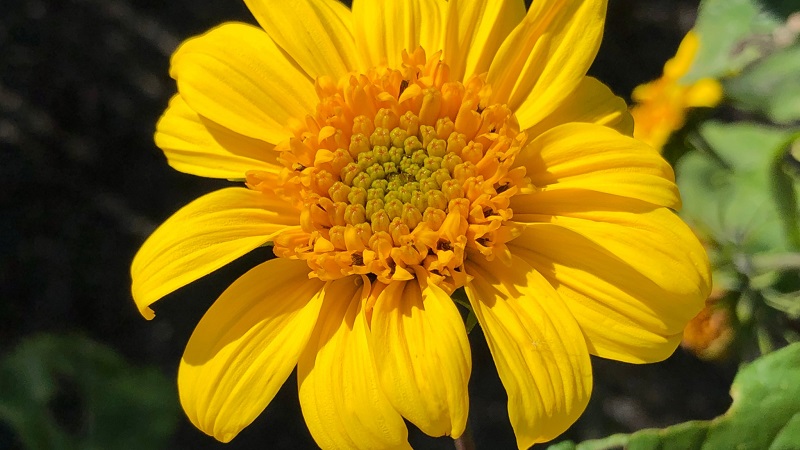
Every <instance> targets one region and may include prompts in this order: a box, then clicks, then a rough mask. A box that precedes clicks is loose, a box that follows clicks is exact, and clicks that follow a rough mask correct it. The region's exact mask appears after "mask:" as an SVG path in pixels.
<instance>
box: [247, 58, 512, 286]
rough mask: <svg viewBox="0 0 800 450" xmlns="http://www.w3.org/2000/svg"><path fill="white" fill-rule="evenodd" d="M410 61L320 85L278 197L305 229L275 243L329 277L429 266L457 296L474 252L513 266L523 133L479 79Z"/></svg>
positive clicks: (287, 155) (288, 148)
mask: <svg viewBox="0 0 800 450" xmlns="http://www.w3.org/2000/svg"><path fill="white" fill-rule="evenodd" d="M403 59H404V64H403V66H402V67H401V68H400V69H397V70H390V69H386V68H376V69H372V70H370V71H369V72H368V73H367V74H365V75H351V76H348V77H345V78H344V79H342V80H340V82H339V84H338V85H335V84H334V83H333V81H332V80H330V79H327V78H320V79H319V80H318V81H317V93H318V95H319V97H320V103H319V105H318V107H317V112H316V114H315V115H314V116H309V117H307V118H306V119H305V122H304V123H302V124H300V123H298V124H296V125H295V126H294V134H295V137H294V138H292V139H290V140H289V141H288V142H286V143H284V144H283V145H282V146H281V150H282V151H283V153H282V160H283V162H284V164H285V166H286V169H284V171H283V173H282V174H281V186H282V187H281V189H280V192H279V194H280V195H286V196H290V197H292V198H294V199H295V200H296V202H297V203H298V205H299V206H300V207H301V209H302V213H301V230H293V231H292V232H287V233H284V234H282V235H280V236H279V237H277V238H276V239H275V253H276V255H278V256H281V257H290V258H299V259H303V260H306V261H307V262H308V264H309V266H310V267H311V269H312V275H313V276H316V277H319V278H320V279H323V280H329V279H336V278H339V277H342V276H346V275H352V274H364V275H369V274H372V275H374V276H375V277H377V279H379V280H380V281H382V282H389V280H405V279H411V278H414V277H415V276H416V274H418V273H419V271H420V270H421V269H422V270H425V271H427V272H428V274H429V278H430V279H431V280H432V281H433V282H434V283H437V284H439V285H440V286H442V287H443V288H445V289H446V290H448V291H452V290H454V289H456V288H458V287H460V286H462V285H463V284H464V283H465V282H466V278H465V277H466V275H465V271H464V268H463V265H464V259H465V257H466V254H467V251H468V249H470V248H471V249H472V250H473V251H476V252H479V253H481V254H482V255H484V257H486V258H489V259H492V258H499V259H500V260H501V261H508V260H509V259H510V258H509V256H508V250H507V248H506V246H505V243H506V242H508V241H509V240H511V239H513V238H514V237H516V234H515V233H516V229H515V228H514V227H513V225H511V224H510V222H509V221H510V219H511V217H512V212H511V210H510V209H509V204H510V201H509V199H510V198H511V197H512V196H513V195H514V194H516V193H517V192H518V191H519V189H520V188H521V187H524V186H526V185H527V184H528V182H527V180H526V179H525V172H524V169H522V168H513V169H512V164H513V161H514V157H515V155H516V154H517V153H518V152H519V150H520V148H521V146H522V145H523V143H524V139H525V138H524V135H523V134H522V133H519V130H518V127H517V123H516V120H515V118H514V116H513V114H512V113H511V111H510V110H509V109H508V108H507V107H505V106H504V105H489V104H487V101H486V100H487V98H488V89H487V88H486V86H485V83H484V80H483V78H482V77H473V78H472V79H470V80H469V81H467V82H466V83H463V84H462V83H460V82H452V81H449V80H448V74H449V69H448V68H447V66H446V65H445V64H444V63H442V62H441V61H440V60H439V55H438V54H437V55H435V56H434V57H433V58H431V59H430V60H427V61H426V59H425V53H424V51H422V50H421V49H418V50H417V51H415V52H414V53H413V54H411V55H409V54H404V55H403ZM251 177H252V178H253V179H252V180H249V182H250V185H251V187H254V188H257V185H258V183H257V181H258V179H257V177H256V175H255V174H251Z"/></svg>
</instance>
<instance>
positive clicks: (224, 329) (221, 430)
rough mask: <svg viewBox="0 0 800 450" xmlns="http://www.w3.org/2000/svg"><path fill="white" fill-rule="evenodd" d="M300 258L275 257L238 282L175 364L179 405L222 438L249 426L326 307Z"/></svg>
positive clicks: (288, 370) (212, 310) (318, 286)
mask: <svg viewBox="0 0 800 450" xmlns="http://www.w3.org/2000/svg"><path fill="white" fill-rule="evenodd" d="M322 286H323V283H322V282H320V281H318V280H309V279H308V265H307V264H306V263H305V262H303V261H293V260H288V259H282V258H278V259H273V260H270V261H267V262H265V263H263V264H261V265H259V266H257V267H255V268H253V269H251V270H250V271H249V272H247V273H246V274H244V275H242V277H241V278H239V279H238V280H236V282H234V283H233V284H232V285H231V286H230V287H229V288H228V289H226V290H225V292H223V293H222V295H221V296H220V297H219V299H217V301H216V302H215V303H214V304H213V305H212V306H211V308H210V309H209V310H208V312H206V314H205V315H204V316H203V319H202V320H200V323H198V324H197V327H196V328H195V330H194V333H192V337H191V339H189V344H188V345H187V346H186V351H185V352H184V354H183V359H181V364H180V368H179V369H178V391H179V393H180V397H181V405H183V409H184V410H185V411H186V415H187V416H188V417H189V420H191V421H192V423H193V424H194V425H195V426H196V427H197V428H199V429H200V430H202V431H203V432H205V433H207V434H209V435H211V436H214V437H215V438H217V439H218V440H220V441H222V442H228V441H230V440H231V439H233V438H234V437H235V436H236V435H237V434H238V433H239V432H240V431H241V430H242V429H243V428H244V427H246V426H247V425H249V424H250V422H252V421H253V420H254V419H255V418H256V417H258V415H259V414H261V411H263V410H264V408H266V406H267V404H269V402H270V401H272V398H273V397H274V396H275V394H276V393H277V392H278V389H280V387H281V385H283V383H284V382H285V381H286V378H288V377H289V374H290V373H291V372H292V369H294V366H295V365H296V364H297V359H298V358H299V356H300V353H301V352H302V351H303V349H304V348H305V346H306V343H307V342H308V338H309V336H310V335H311V332H312V330H313V329H314V325H315V324H316V322H317V317H318V316H319V310H320V306H321V305H322V295H321V289H322Z"/></svg>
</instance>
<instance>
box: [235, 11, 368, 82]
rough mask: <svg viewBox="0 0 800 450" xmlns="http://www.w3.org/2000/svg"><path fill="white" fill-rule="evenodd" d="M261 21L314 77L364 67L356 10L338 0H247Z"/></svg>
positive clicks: (281, 45)
mask: <svg viewBox="0 0 800 450" xmlns="http://www.w3.org/2000/svg"><path fill="white" fill-rule="evenodd" d="M245 3H246V4H247V7H248V8H250V12H252V13H253V15H254V16H255V17H256V20H258V23H259V24H260V25H261V26H262V27H264V30H266V31H267V33H268V34H269V35H270V37H272V39H273V40H274V41H275V42H276V43H277V44H278V45H279V46H280V47H281V48H282V49H283V50H284V51H286V53H288V54H289V56H290V57H291V58H292V59H294V60H295V61H297V63H298V64H299V65H300V67H302V68H303V70H304V71H305V72H306V73H307V74H308V75H309V76H311V77H312V78H316V77H319V76H322V75H329V76H332V77H333V78H334V79H339V78H340V77H342V76H344V75H345V74H347V72H349V71H351V70H356V69H360V68H362V64H361V63H360V62H359V59H358V51H357V50H356V44H355V40H354V39H353V32H352V22H353V20H352V14H351V13H350V10H349V9H348V8H347V7H346V6H344V5H343V4H342V3H341V2H339V1H337V0H295V1H269V0H245Z"/></svg>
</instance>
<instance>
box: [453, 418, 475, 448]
mask: <svg viewBox="0 0 800 450" xmlns="http://www.w3.org/2000/svg"><path fill="white" fill-rule="evenodd" d="M453 443H454V444H455V446H456V450H475V441H473V440H472V431H471V430H470V429H469V422H467V429H466V430H464V434H462V435H461V437H460V438H458V439H455V440H454V441H453Z"/></svg>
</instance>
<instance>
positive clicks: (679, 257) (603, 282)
mask: <svg viewBox="0 0 800 450" xmlns="http://www.w3.org/2000/svg"><path fill="white" fill-rule="evenodd" d="M538 200H539V204H538V206H537V208H539V209H540V211H541V214H538V215H535V214H526V215H520V216H519V217H518V216H517V215H515V217H514V218H515V219H518V220H522V221H525V222H528V223H527V227H526V228H525V230H524V231H523V232H522V235H521V236H520V237H518V238H517V239H515V240H514V241H512V242H511V243H510V248H511V251H512V253H515V254H518V255H520V256H521V257H523V258H524V259H525V260H526V261H527V262H528V263H530V264H531V265H532V266H533V267H534V268H535V269H536V270H538V271H539V272H541V273H542V274H543V275H544V276H545V278H547V279H548V280H549V281H550V283H551V284H552V285H553V286H555V288H556V291H557V292H558V293H559V294H561V296H562V297H563V298H564V299H565V300H566V302H567V305H568V306H569V308H570V310H571V311H572V313H573V314H574V316H575V318H576V319H577V320H578V323H580V325H581V328H582V329H583V331H584V333H585V334H586V337H587V339H588V343H589V349H590V351H591V352H592V353H593V354H595V355H598V356H602V357H606V358H612V359H617V360H621V361H626V362H637V363H638V362H654V361H660V360H663V359H664V358H666V357H667V356H669V355H670V354H672V352H673V351H674V350H675V347H676V346H677V345H678V342H679V341H680V335H681V332H682V330H683V327H684V326H685V325H686V323H687V322H688V321H689V319H691V318H692V317H694V316H695V315H696V314H697V312H698V311H700V309H701V308H702V307H703V304H704V301H705V299H706V298H707V297H708V294H709V292H710V286H711V279H710V271H709V265H708V259H707V256H706V254H705V251H704V250H703V247H702V246H701V245H700V243H699V242H698V240H697V238H696V237H695V236H694V235H693V234H692V232H691V230H689V228H688V227H687V226H686V225H685V224H684V223H683V222H682V221H681V220H680V218H678V217H677V215H675V214H674V213H673V212H671V211H670V210H668V209H666V208H654V207H653V205H650V204H647V203H644V202H639V201H635V200H630V199H625V198H621V197H616V196H611V195H607V194H598V193H592V194H586V193H584V194H579V195H576V194H575V193H570V192H566V191H563V192H552V193H548V194H547V195H542V197H540V198H539V199H538Z"/></svg>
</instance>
